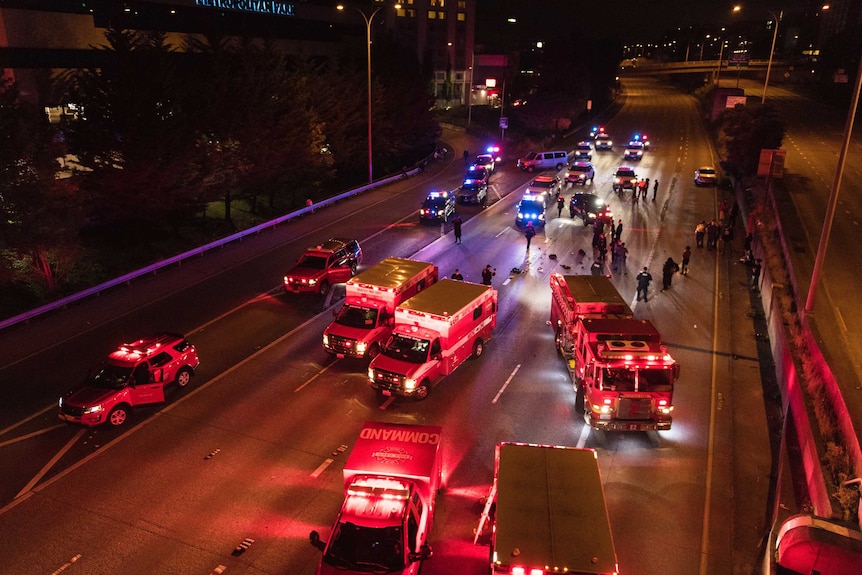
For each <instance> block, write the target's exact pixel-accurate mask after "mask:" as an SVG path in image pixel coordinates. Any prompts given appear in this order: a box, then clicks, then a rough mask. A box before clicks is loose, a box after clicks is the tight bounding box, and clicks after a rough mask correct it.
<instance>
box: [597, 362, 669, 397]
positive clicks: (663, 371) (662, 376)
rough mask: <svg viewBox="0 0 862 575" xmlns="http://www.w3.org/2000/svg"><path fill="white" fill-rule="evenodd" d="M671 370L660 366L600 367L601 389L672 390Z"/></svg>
mask: <svg viewBox="0 0 862 575" xmlns="http://www.w3.org/2000/svg"><path fill="white" fill-rule="evenodd" d="M672 373H673V372H672V370H671V369H669V368H662V367H648V368H641V369H638V368H626V367H622V368H609V367H605V368H602V389H603V390H605V391H623V392H624V391H642V392H662V391H664V392H668V391H673V381H672V379H671V377H672Z"/></svg>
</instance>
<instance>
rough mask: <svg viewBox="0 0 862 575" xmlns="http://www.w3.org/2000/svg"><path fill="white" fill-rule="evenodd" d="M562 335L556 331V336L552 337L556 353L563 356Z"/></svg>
mask: <svg viewBox="0 0 862 575" xmlns="http://www.w3.org/2000/svg"><path fill="white" fill-rule="evenodd" d="M562 341H563V333H562V332H561V331H560V330H559V329H558V330H557V335H556V336H555V337H554V345H555V346H556V348H557V353H559V354H560V355H563V343H562Z"/></svg>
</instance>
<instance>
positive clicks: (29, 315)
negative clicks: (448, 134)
mask: <svg viewBox="0 0 862 575" xmlns="http://www.w3.org/2000/svg"><path fill="white" fill-rule="evenodd" d="M421 171H422V170H421V168H414V169H412V170H407V171H405V172H402V173H399V174H396V175H394V176H389V177H386V178H383V179H382V180H378V181H376V182H372V183H370V184H367V185H365V186H362V187H360V188H354V189H352V190H348V191H346V192H343V193H341V194H338V195H337V196H333V197H331V198H327V199H325V200H322V201H320V202H318V203H316V204H314V205H312V206H306V207H304V208H302V209H300V210H297V211H295V212H291V213H289V214H285V215H283V216H280V217H278V218H276V219H274V220H270V221H268V222H264V223H262V224H258V225H256V226H254V227H252V228H249V229H247V230H243V231H241V232H237V233H235V234H232V235H230V236H227V237H224V238H221V239H219V240H216V241H214V242H210V243H208V244H206V245H203V246H200V247H197V248H194V249H192V250H188V251H186V252H183V253H181V254H178V255H175V256H173V257H170V258H168V259H166V260H162V261H160V262H156V263H154V264H151V265H149V266H147V267H145V268H141V269H139V270H135V271H133V272H129V273H127V274H125V275H122V276H120V277H117V278H114V279H112V280H108V281H106V282H103V283H100V284H99V285H96V286H93V287H91V288H88V289H85V290H83V291H79V292H77V293H74V294H72V295H69V296H66V297H64V298H62V299H58V300H57V301H53V302H51V303H47V304H45V305H42V306H39V307H37V308H34V309H31V310H29V311H26V312H24V313H21V314H18V315H16V316H13V317H10V318H7V319H4V320H0V330H3V329H6V328H8V327H11V326H13V325H17V324H19V323H24V322H27V321H30V320H31V319H34V318H36V317H39V316H41V315H43V314H46V313H48V312H51V311H54V310H57V309H62V308H64V307H66V306H68V305H69V304H72V303H75V302H77V301H81V300H83V299H86V298H88V297H92V296H96V295H99V294H100V293H102V292H103V291H105V290H108V289H111V288H114V287H117V286H120V285H123V284H128V283H130V282H131V281H132V280H135V279H137V278H139V277H142V276H145V275H148V274H152V273H155V272H157V271H159V270H161V269H164V268H166V267H169V266H172V265H175V264H179V263H182V262H183V261H185V260H187V259H189V258H192V257H195V256H200V255H203V254H205V253H206V252H208V251H209V250H212V249H215V248H220V247H223V246H225V245H227V244H230V243H232V242H235V241H241V240H243V239H244V238H246V237H248V236H252V235H254V234H257V233H260V232H261V231H263V230H266V229H268V228H273V227H275V226H278V225H279V224H282V223H284V222H288V221H290V220H292V219H294V218H298V217H300V216H303V215H305V214H307V213H310V212H313V211H314V210H316V209H318V208H324V207H326V206H328V205H330V204H334V203H336V202H339V201H341V200H343V199H346V198H349V197H351V196H356V195H358V194H361V193H363V192H367V191H369V190H373V189H375V188H378V187H380V186H385V185H387V184H391V183H392V182H396V181H398V180H401V179H404V178H405V177H407V176H413V175H416V174H418V173H419V172H421Z"/></svg>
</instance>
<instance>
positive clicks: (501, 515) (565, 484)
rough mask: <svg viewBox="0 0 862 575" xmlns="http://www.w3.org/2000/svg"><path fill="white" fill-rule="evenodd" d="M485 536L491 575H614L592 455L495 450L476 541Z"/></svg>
mask: <svg viewBox="0 0 862 575" xmlns="http://www.w3.org/2000/svg"><path fill="white" fill-rule="evenodd" d="M486 524H490V525H491V526H492V529H491V573H492V574H494V573H506V574H511V575H545V574H549V573H571V574H573V575H574V574H579V575H586V574H590V575H616V574H617V573H618V572H619V567H618V563H617V554H616V550H615V549H614V540H613V535H612V533H611V526H610V519H609V517H608V511H607V507H606V505H605V494H604V488H603V487H602V479H601V474H600V473H599V464H598V459H597V455H596V452H595V451H594V450H592V449H578V448H574V447H559V446H549V445H532V444H523V443H500V444H498V445H497V449H496V458H495V465H494V483H493V484H492V486H491V493H490V496H489V497H488V500H487V503H486V505H485V510H484V512H483V514H482V519H481V521H480V523H479V528H478V529H477V530H476V539H474V542H475V541H477V540H478V539H479V537H480V536H481V533H482V529H483V528H484V526H485V525H486Z"/></svg>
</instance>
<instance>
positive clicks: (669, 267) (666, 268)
mask: <svg viewBox="0 0 862 575" xmlns="http://www.w3.org/2000/svg"><path fill="white" fill-rule="evenodd" d="M678 271H679V265H678V264H677V263H676V262H675V261H673V258H667V261H666V262H664V265H663V266H662V268H661V291H664V290H666V289H670V284H671V283H672V282H673V274H675V273H676V272H678Z"/></svg>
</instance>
